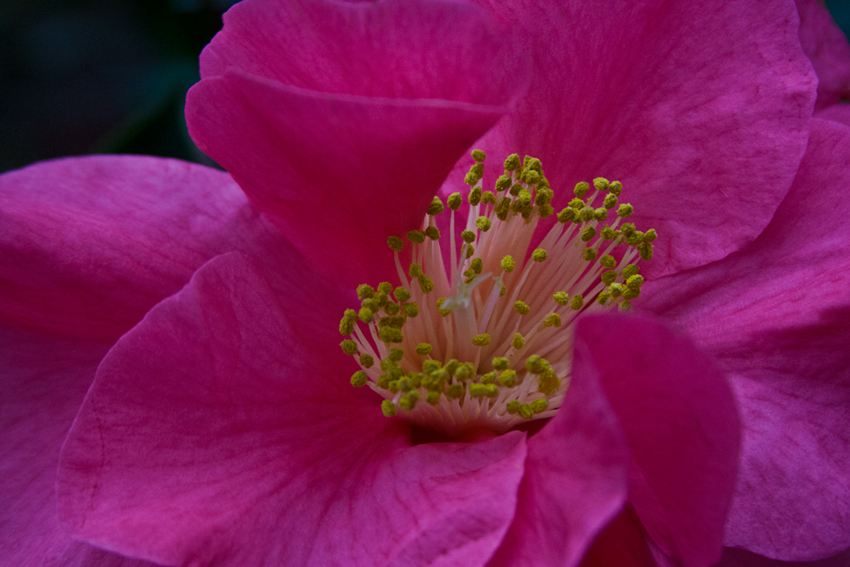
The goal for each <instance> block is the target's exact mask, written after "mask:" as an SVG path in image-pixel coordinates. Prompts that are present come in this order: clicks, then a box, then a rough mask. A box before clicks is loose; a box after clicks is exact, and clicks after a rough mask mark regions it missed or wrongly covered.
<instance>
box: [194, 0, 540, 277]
mask: <svg viewBox="0 0 850 567" xmlns="http://www.w3.org/2000/svg"><path fill="white" fill-rule="evenodd" d="M270 22H271V23H272V24H273V25H269V23H270ZM258 29H264V30H271V31H269V32H266V33H257V30H258ZM510 39H511V35H510V33H509V32H508V30H504V29H501V28H499V27H498V26H496V25H495V24H494V23H493V22H492V21H491V20H490V18H489V17H488V15H487V14H486V13H485V12H484V11H483V10H481V9H479V8H477V7H475V6H471V5H468V4H463V3H457V2H443V1H438V2H421V3H410V2H398V1H390V2H380V3H346V4H339V3H330V2H327V3H326V2H286V3H275V4H272V3H270V2H265V1H263V0H256V1H249V2H243V3H241V4H240V5H238V6H236V7H235V8H234V9H232V10H231V11H230V12H228V14H227V16H226V17H225V28H224V31H223V32H222V33H221V34H219V35H218V36H217V37H216V38H215V39H214V40H213V42H212V43H211V44H210V46H209V47H208V48H207V49H206V50H205V52H204V55H203V56H202V76H203V80H202V81H201V82H200V83H199V84H198V85H196V86H195V87H193V88H192V90H191V91H190V92H189V96H188V99H187V106H186V116H187V121H188V124H189V130H190V133H191V134H192V137H193V139H194V140H195V141H196V143H197V144H198V145H199V147H200V148H201V149H202V150H204V151H205V152H206V153H207V154H208V155H210V156H211V157H212V158H213V159H215V160H216V161H217V162H218V163H220V164H221V165H222V166H224V167H225V168H226V169H227V170H228V171H229V172H230V173H231V175H233V177H234V179H236V180H237V181H238V182H239V184H240V185H241V186H242V188H243V189H244V190H245V192H246V193H247V194H248V195H249V197H250V198H251V200H252V202H253V203H254V204H255V205H256V206H257V207H258V208H259V209H260V210H262V211H265V212H269V213H271V214H273V215H275V216H276V217H277V218H279V219H280V220H281V222H280V226H281V228H282V230H283V231H284V232H285V234H286V235H287V236H288V237H289V238H290V239H291V240H292V242H293V243H295V244H296V246H298V247H299V249H301V250H302V252H304V253H305V254H306V255H308V256H310V257H312V258H315V260H316V263H317V266H318V268H319V269H322V270H325V271H326V272H329V273H333V274H335V276H336V277H339V278H342V279H343V280H345V281H348V282H350V283H352V284H354V285H356V284H359V283H362V281H363V280H364V278H365V277H366V276H367V275H368V276H370V277H373V278H374V277H377V278H384V277H387V276H389V275H392V274H393V273H394V271H393V269H392V263H391V261H390V262H387V261H384V260H383V259H384V258H386V257H387V256H386V255H384V254H378V253H377V252H378V251H381V252H383V251H384V250H385V249H386V238H387V236H388V235H391V234H395V235H403V234H404V233H406V232H407V231H408V230H411V228H415V227H418V225H419V223H420V222H421V218H422V215H423V213H424V210H425V209H426V208H427V206H428V204H429V203H430V201H431V198H432V197H433V195H434V193H435V192H436V191H437V188H438V187H439V186H440V184H441V183H442V182H443V180H444V179H445V177H446V175H447V173H448V172H449V170H450V169H451V167H452V165H453V164H454V163H455V162H456V161H457V159H458V158H459V157H460V155H461V154H463V153H464V151H466V149H467V148H468V147H469V146H470V145H471V144H472V142H473V141H475V139H476V138H478V137H479V136H481V135H482V134H483V133H484V132H485V131H486V130H487V129H488V128H490V127H491V126H492V125H493V124H494V123H495V122H496V120H498V118H499V117H500V116H501V115H502V114H504V113H505V112H506V111H507V109H508V107H509V105H510V104H511V102H512V101H513V100H514V99H515V98H516V96H517V95H518V94H519V93H521V92H524V90H525V88H526V86H527V83H528V81H527V77H528V71H529V69H527V68H524V67H521V66H520V63H521V55H522V52H518V51H514V50H512V49H511V46H512V45H513V44H512V42H511V41H510ZM390 259H391V257H390Z"/></svg>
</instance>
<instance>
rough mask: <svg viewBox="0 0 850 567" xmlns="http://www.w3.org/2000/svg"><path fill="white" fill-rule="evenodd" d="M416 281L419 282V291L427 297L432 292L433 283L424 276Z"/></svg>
mask: <svg viewBox="0 0 850 567" xmlns="http://www.w3.org/2000/svg"><path fill="white" fill-rule="evenodd" d="M416 281H418V282H419V289H421V290H422V293H424V294H426V295H427V294H429V293H431V292H432V291H434V281H433V280H432V279H431V278H429V277H428V276H426V275H425V274H422V275H421V276H419V277H418V278H416Z"/></svg>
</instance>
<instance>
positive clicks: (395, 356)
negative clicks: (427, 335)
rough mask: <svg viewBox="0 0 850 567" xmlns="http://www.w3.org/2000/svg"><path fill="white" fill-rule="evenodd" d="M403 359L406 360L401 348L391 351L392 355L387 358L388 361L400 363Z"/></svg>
mask: <svg viewBox="0 0 850 567" xmlns="http://www.w3.org/2000/svg"><path fill="white" fill-rule="evenodd" d="M402 358H404V349H401V348H392V349H390V354H389V355H388V356H387V360H392V361H393V362H400V361H401V359H402Z"/></svg>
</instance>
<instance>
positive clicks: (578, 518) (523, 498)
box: [490, 336, 628, 567]
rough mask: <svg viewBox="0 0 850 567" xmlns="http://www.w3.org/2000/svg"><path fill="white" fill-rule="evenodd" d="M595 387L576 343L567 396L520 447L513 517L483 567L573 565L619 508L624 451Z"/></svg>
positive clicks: (587, 358) (589, 363)
mask: <svg viewBox="0 0 850 567" xmlns="http://www.w3.org/2000/svg"><path fill="white" fill-rule="evenodd" d="M599 379H600V378H599V372H598V370H597V368H596V365H595V363H594V360H593V356H592V347H591V345H589V344H588V343H587V342H585V341H584V340H583V339H582V338H581V336H578V337H577V340H576V347H575V360H574V365H573V378H572V382H571V384H570V389H569V394H568V395H567V396H566V398H565V399H564V404H563V405H562V406H561V409H560V410H559V411H558V413H557V414H556V415H555V417H554V418H552V419H551V420H550V421H549V423H547V424H546V426H545V427H544V428H543V429H542V430H541V431H540V432H538V433H537V434H536V435H534V436H533V437H532V438H531V439H530V440H529V442H528V459H527V461H526V473H525V477H524V478H523V481H522V485H521V486H520V491H519V505H518V507H517V512H516V517H515V519H514V523H513V524H512V525H511V528H510V531H508V534H507V536H506V537H505V541H504V543H503V544H502V547H501V548H500V549H499V551H498V553H497V554H496V556H495V557H494V558H493V560H492V561H491V562H490V567H502V566H506V567H507V566H510V567H522V566H535V567H562V566H572V565H577V564H578V563H579V562H580V560H581V557H582V555H583V554H584V553H585V551H586V550H587V548H588V547H589V546H590V544H591V543H592V541H593V539H594V538H595V537H596V535H597V534H598V533H599V532H600V531H601V530H603V529H604V527H605V525H606V524H607V523H608V522H610V521H611V519H612V518H614V517H615V516H616V515H617V514H618V513H619V511H620V509H621V508H622V507H623V505H624V503H625V499H626V490H627V471H628V449H627V448H626V444H625V439H624V438H623V434H622V432H621V430H620V428H619V426H618V424H617V419H616V417H615V415H614V413H613V412H612V411H611V407H610V406H609V405H608V402H607V400H606V399H605V396H604V394H603V393H602V390H601V388H600V384H599Z"/></svg>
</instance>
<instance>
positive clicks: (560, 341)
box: [339, 150, 657, 434]
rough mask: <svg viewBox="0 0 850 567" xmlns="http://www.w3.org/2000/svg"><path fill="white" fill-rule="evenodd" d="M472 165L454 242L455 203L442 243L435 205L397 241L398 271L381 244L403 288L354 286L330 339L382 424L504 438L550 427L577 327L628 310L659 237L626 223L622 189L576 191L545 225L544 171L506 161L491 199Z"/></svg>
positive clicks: (480, 156) (549, 210) (603, 183)
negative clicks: (374, 403)
mask: <svg viewBox="0 0 850 567" xmlns="http://www.w3.org/2000/svg"><path fill="white" fill-rule="evenodd" d="M472 157H473V159H474V160H475V164H474V165H473V166H472V168H471V169H470V171H469V172H468V173H467V174H466V177H465V182H466V183H467V184H468V185H470V186H471V189H470V191H469V194H468V196H467V200H468V203H469V214H468V217H467V220H466V225H465V227H464V229H463V230H462V231H461V232H460V233H459V236H460V242H458V238H457V235H456V233H455V228H456V222H457V218H456V217H457V216H458V215H457V214H456V211H458V209H459V208H460V206H461V205H462V203H463V198H462V196H461V195H460V193H453V194H451V195H449V197H448V199H447V203H446V204H447V205H448V209H449V210H450V215H451V217H450V220H449V235H448V238H445V237H441V234H440V231H439V229H438V228H437V226H436V222H435V217H436V216H437V215H440V214H443V213H444V212H445V209H446V207H445V205H444V204H443V202H442V200H441V199H440V198H439V197H434V200H433V201H432V203H431V205H430V206H429V207H428V211H427V214H426V216H425V219H424V220H423V223H422V225H421V226H420V227H419V229H417V230H411V231H410V232H408V233H407V235H406V239H407V240H408V241H409V243H410V244H411V245H412V258H411V259H412V261H411V263H410V265H409V267H408V269H407V270H404V269H403V267H402V264H401V260H400V256H399V252H401V251H402V250H403V248H404V245H405V243H404V240H403V239H402V238H400V237H397V236H391V237H389V239H388V244H389V247H390V248H391V249H392V250H393V252H394V255H395V263H396V268H397V272H398V277H399V282H400V284H401V285H398V286H395V287H394V286H393V285H392V284H391V283H389V282H382V283H380V284H379V285H378V286H377V287H372V286H370V285H367V284H363V285H360V286H358V288H357V297H358V299H359V300H360V308H359V309H347V310H346V311H345V314H344V315H343V318H342V321H341V322H340V329H339V330H340V333H341V334H343V335H347V336H349V338H347V339H345V340H343V341H342V343H341V347H342V350H343V351H344V352H345V353H346V354H349V355H352V356H355V357H356V358H357V361H358V362H359V365H360V369H359V370H358V371H356V372H355V373H354V375H353V376H352V377H351V384H352V385H353V386H356V387H362V386H366V385H368V386H369V387H370V388H372V389H373V390H374V391H376V392H377V393H379V394H380V395H382V396H383V397H384V398H385V399H384V401H383V402H382V405H381V408H382V410H383V413H384V415H386V416H388V417H392V416H394V415H401V416H403V417H405V418H406V419H409V420H411V421H414V422H417V423H420V424H422V425H425V426H427V427H431V428H434V429H437V430H441V431H444V432H446V433H449V434H456V433H461V432H463V431H464V430H466V429H470V428H477V427H486V428H489V429H491V430H492V431H494V432H496V433H500V432H503V431H506V430H508V429H510V428H511V427H513V426H515V425H517V424H518V423H521V422H523V421H526V420H530V419H535V418H544V417H550V416H552V415H554V414H555V412H556V411H557V410H558V408H559V407H560V405H561V402H562V401H563V398H564V395H565V394H566V391H567V388H568V386H569V381H570V368H571V365H572V342H573V328H572V327H573V323H574V321H575V320H576V317H578V316H579V315H580V314H582V313H587V312H593V311H599V310H609V309H612V308H614V307H617V308H619V309H629V308H630V307H631V301H632V300H634V299H636V298H637V297H639V296H640V292H641V286H642V284H643V281H644V279H643V276H641V275H640V274H638V266H637V263H638V262H639V261H640V260H649V259H651V258H652V253H653V245H652V242H653V241H654V240H655V239H656V237H657V234H656V232H655V230H652V229H650V230H647V231H646V232H640V231H638V230H637V229H636V227H635V225H634V224H632V223H629V222H623V221H624V220H625V219H627V218H628V217H630V216H631V215H632V213H633V210H634V209H633V207H632V205H630V204H627V203H620V202H619V199H620V196H621V194H622V191H623V186H622V184H621V183H620V182H619V181H613V182H609V181H608V180H607V179H604V178H602V177H598V178H596V179H594V180H593V182H592V184H591V183H587V182H580V183H578V184H576V186H575V188H574V190H573V193H574V198H573V199H572V200H571V201H570V203H569V205H568V206H567V207H566V208H564V209H563V210H562V211H561V212H559V213H558V214H557V215H555V211H554V209H553V207H552V205H551V203H552V200H553V198H554V192H553V190H552V189H551V187H550V186H549V182H548V180H547V179H546V176H545V175H544V173H543V168H542V164H541V163H540V160H538V159H536V158H533V157H530V156H525V158H524V159H522V160H521V159H520V157H519V156H518V155H517V154H512V155H510V156H508V158H507V159H506V160H505V162H504V173H503V174H502V175H501V176H500V177H499V178H498V179H497V180H496V183H495V186H494V188H493V191H483V190H482V188H481V180H482V179H483V176H484V163H483V162H484V161H485V157H486V156H485V155H484V152H482V151H480V150H474V151H473V152H472ZM553 215H554V216H555V218H556V219H557V222H554V223H552V224H553V226H552V227H551V229H550V230H549V232H548V233H547V234H546V235H545V236H544V238H543V239H542V241H541V242H540V244H539V245H538V247H536V248H535V249H534V250H531V251H530V252H529V248H530V244H531V241H532V238H533V235H534V233H535V230H536V229H537V225H538V224H539V223H540V221H542V220H544V219H548V218H550V217H552V216H553ZM609 215H610V216H611V220H610V221H609ZM446 240H448V246H449V250H448V254H447V256H448V257H449V258H450V261H449V266H448V268H447V267H446V264H445V262H444V260H443V257H444V256H443V250H442V248H441V245H442V244H443V243H445V242H446ZM458 245H459V248H458Z"/></svg>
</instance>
